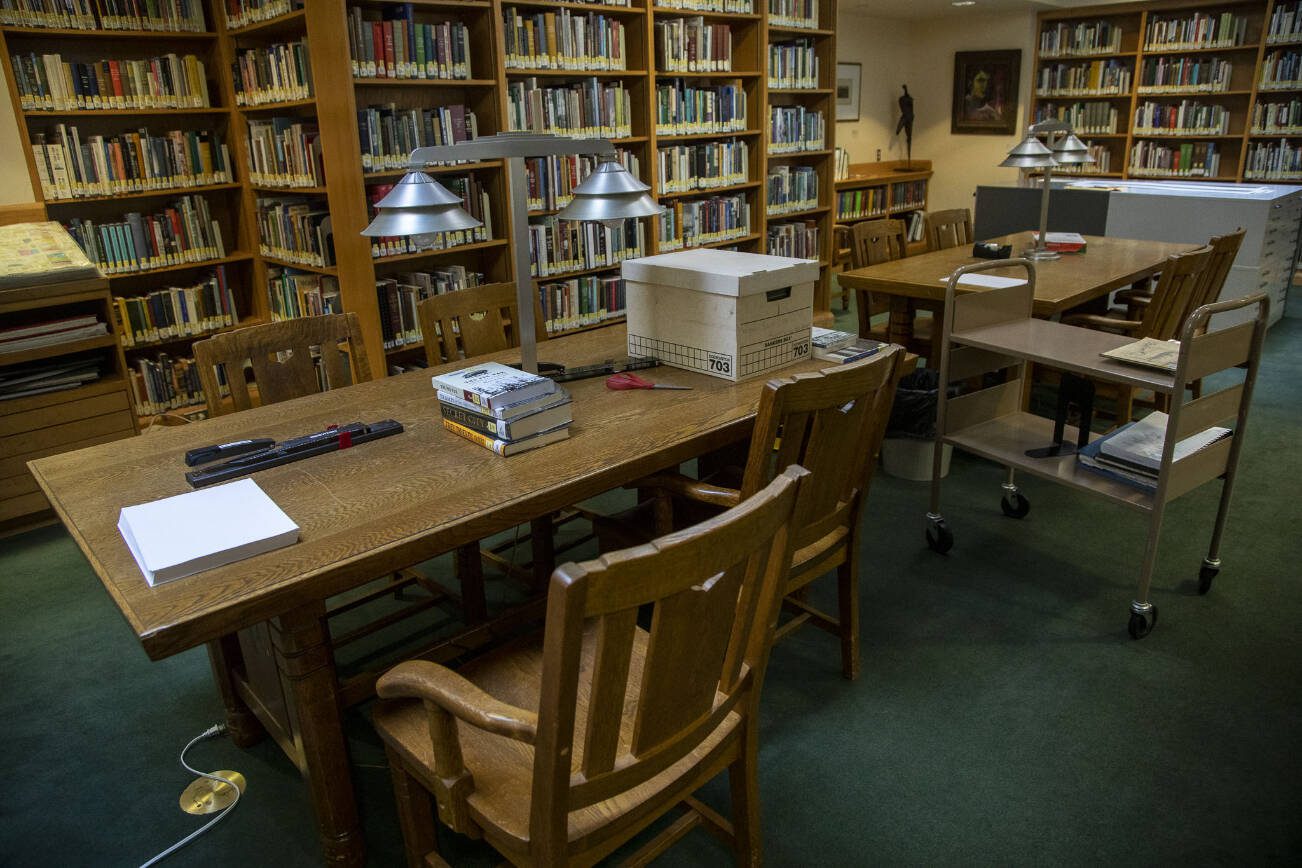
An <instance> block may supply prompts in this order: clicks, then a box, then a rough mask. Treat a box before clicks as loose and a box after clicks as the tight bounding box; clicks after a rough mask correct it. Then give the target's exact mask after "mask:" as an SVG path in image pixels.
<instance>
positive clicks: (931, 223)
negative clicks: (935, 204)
mask: <svg viewBox="0 0 1302 868" xmlns="http://www.w3.org/2000/svg"><path fill="white" fill-rule="evenodd" d="M926 226H927V249H928V250H948V249H949V248H951V247H963V246H964V245H967V244H971V243H972V242H973V241H974V240H975V239H974V238H973V235H972V212H971V211H970V210H968V209H967V208H951V209H949V210H948V211H932V212H931V213H929V214H927V217H926Z"/></svg>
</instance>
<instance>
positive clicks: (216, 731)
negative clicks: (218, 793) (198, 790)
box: [140, 723, 242, 868]
mask: <svg viewBox="0 0 1302 868" xmlns="http://www.w3.org/2000/svg"><path fill="white" fill-rule="evenodd" d="M225 732H226V724H224V723H218V724H214V725H213V726H210V727H208V728H207V729H205V730H204V731H203V732H201V733H199V734H198V735H196V736H195V737H194V738H192V739H190V743H189V744H187V745H186V746H185V747H183V748H181V767H182V768H184V769H185V770H186V771H188V772H190V773H191V774H193V775H198V776H199V777H201V778H208V779H209V780H211V781H216V782H218V783H223V784H226V785H228V786H231V787H234V788H235V800H234V801H233V802H231V803H230V804H229V805H227V806H226V807H225V808H223V809H222V810H221V811H220V812H219V813H218V814H217V815H216V816H215V817H213V818H212V819H211V820H209V821H208V822H206V823H204V824H203V825H202V826H200V827H199V828H197V829H195V830H194V831H193V832H191V833H190V834H188V835H186V836H185V837H184V838H182V839H181V840H179V841H177V842H176V843H175V844H173V845H172V846H170V847H168V848H167V849H166V850H164V851H163V852H161V853H159V854H158V855H157V856H155V857H154V858H152V859H150V860H149V861H148V862H145V863H142V864H141V866H140V868H149V866H150V865H154V864H156V863H158V862H161V861H162V860H163V859H165V858H167V857H168V856H170V855H172V854H173V853H175V852H176V851H177V850H180V849H181V848H182V847H184V846H185V845H186V844H189V843H190V842H191V841H193V840H194V839H195V838H198V837H199V836H200V835H202V834H203V833H204V832H207V831H208V830H209V829H211V828H212V827H213V826H215V825H217V823H218V821H219V820H221V819H222V818H223V817H225V816H226V815H227V814H229V813H230V812H231V811H233V810H234V809H235V806H236V805H238V804H239V803H240V796H241V795H242V793H241V792H240V788H239V787H238V786H236V785H235V784H233V783H231V782H230V781H228V780H227V779H226V778H223V777H221V776H220V775H210V774H208V773H207V772H201V771H199V770H198V769H196V768H193V767H191V766H190V764H189V763H187V762H186V761H185V754H186V751H188V750H189V749H190V748H192V747H194V746H195V745H196V744H198V743H199V742H201V741H204V740H205V739H210V738H216V737H217V736H219V735H223V734H225Z"/></svg>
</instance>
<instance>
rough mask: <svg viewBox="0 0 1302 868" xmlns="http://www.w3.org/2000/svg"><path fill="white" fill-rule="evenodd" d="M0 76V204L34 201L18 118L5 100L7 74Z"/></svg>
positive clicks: (6, 98)
mask: <svg viewBox="0 0 1302 868" xmlns="http://www.w3.org/2000/svg"><path fill="white" fill-rule="evenodd" d="M3 66H4V64H0V67H3ZM0 78H4V79H6V80H5V81H4V82H3V83H2V84H3V86H0V205H19V204H24V203H27V202H35V201H36V197H35V196H34V195H32V182H31V179H30V178H28V176H27V162H26V158H25V157H24V156H23V150H22V148H23V140H22V138H21V137H20V136H19V135H18V119H17V118H16V117H15V116H14V109H13V104H12V101H11V100H10V99H9V82H8V80H7V79H8V74H7V73H2V72H0Z"/></svg>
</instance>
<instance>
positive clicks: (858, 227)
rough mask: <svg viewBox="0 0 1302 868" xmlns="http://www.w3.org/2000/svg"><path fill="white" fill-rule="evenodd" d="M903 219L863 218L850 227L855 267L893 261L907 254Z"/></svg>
mask: <svg viewBox="0 0 1302 868" xmlns="http://www.w3.org/2000/svg"><path fill="white" fill-rule="evenodd" d="M905 237H906V233H905V229H904V221H903V220H864V221H863V222H861V223H855V224H854V225H852V226H851V227H850V255H851V257H853V262H854V267H855V268H867V267H868V266H869V265H879V264H881V263H883V262H893V261H895V260H896V259H903V258H905V257H906V256H908V255H909V249H908V244H907V242H906V240H905Z"/></svg>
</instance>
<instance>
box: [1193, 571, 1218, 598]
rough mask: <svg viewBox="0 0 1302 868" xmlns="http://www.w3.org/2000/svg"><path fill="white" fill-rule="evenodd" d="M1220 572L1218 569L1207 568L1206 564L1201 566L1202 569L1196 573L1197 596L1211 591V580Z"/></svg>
mask: <svg viewBox="0 0 1302 868" xmlns="http://www.w3.org/2000/svg"><path fill="white" fill-rule="evenodd" d="M1220 571H1221V568H1220V567H1211V566H1208V565H1207V564H1203V567H1202V569H1200V570H1199V571H1198V593H1199V594H1206V593H1207V592H1208V591H1210V590H1211V589H1212V580H1213V579H1215V578H1216V574H1217V573H1219V572H1220Z"/></svg>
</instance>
